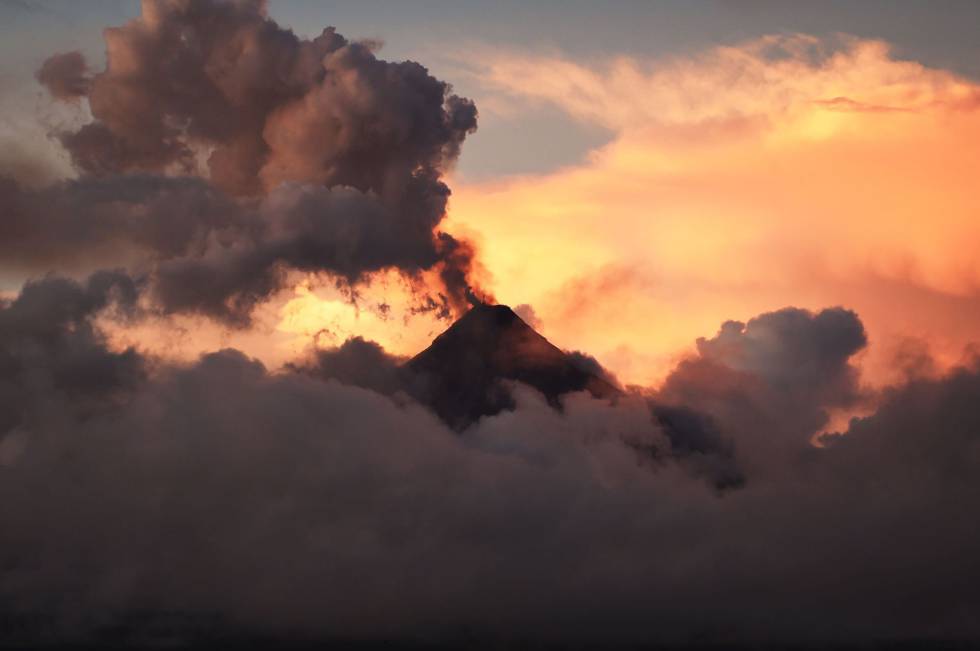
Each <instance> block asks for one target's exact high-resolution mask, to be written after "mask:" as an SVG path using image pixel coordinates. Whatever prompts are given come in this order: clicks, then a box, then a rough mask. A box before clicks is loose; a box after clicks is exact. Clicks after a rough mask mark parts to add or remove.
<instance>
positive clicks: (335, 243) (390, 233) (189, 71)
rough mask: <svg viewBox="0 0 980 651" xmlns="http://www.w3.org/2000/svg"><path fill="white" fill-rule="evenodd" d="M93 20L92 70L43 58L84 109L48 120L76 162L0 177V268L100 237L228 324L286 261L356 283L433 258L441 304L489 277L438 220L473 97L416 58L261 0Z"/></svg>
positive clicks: (49, 261)
mask: <svg viewBox="0 0 980 651" xmlns="http://www.w3.org/2000/svg"><path fill="white" fill-rule="evenodd" d="M105 38H106V51H107V64H106V68H105V69H104V70H102V71H100V72H96V73H94V74H89V73H88V71H87V67H86V65H85V62H84V60H83V59H82V57H81V55H80V54H78V53H66V54H58V55H55V56H53V57H51V58H50V59H48V60H47V61H46V62H45V64H44V65H43V66H42V68H41V70H40V71H39V72H38V79H39V80H40V81H41V82H42V83H43V84H44V85H46V86H47V87H48V89H49V90H50V91H51V92H52V94H53V95H54V96H55V97H57V98H60V99H68V100H74V99H77V98H79V97H85V98H86V99H87V102H88V105H89V107H90V108H91V112H92V115H93V120H92V121H91V122H89V123H88V124H85V125H83V126H82V127H81V128H79V129H78V130H77V131H73V132H67V133H62V134H60V138H61V141H62V143H63V144H64V146H65V147H66V148H67V150H68V152H69V154H70V155H71V158H72V160H73V161H74V164H75V166H76V167H77V168H78V170H79V172H80V173H81V175H82V176H81V178H80V179H79V180H76V181H70V182H67V183H62V184H57V185H54V186H49V187H46V188H42V189H40V190H35V191H25V190H21V189H20V188H18V187H17V186H16V185H15V184H13V183H12V182H8V181H2V182H0V183H2V187H0V209H2V211H3V212H4V213H5V214H4V217H5V219H4V223H3V225H2V226H0V229H2V230H3V231H4V233H3V234H4V235H5V236H6V237H5V239H4V245H5V248H6V249H7V250H8V251H9V253H10V255H9V256H6V257H5V258H4V263H3V266H4V267H7V268H14V269H25V268H26V269H30V270H36V269H38V268H40V269H50V268H52V267H57V268H59V269H64V270H73V271H77V269H73V268H72V266H73V265H74V266H75V267H79V266H82V267H83V268H86V269H88V270H91V269H94V268H98V267H96V266H93V265H94V264H98V265H105V264H106V258H107V256H108V258H109V259H110V260H118V261H119V263H120V264H123V265H125V266H126V267H127V268H129V267H132V266H133V265H137V266H141V267H142V268H140V269H138V270H137V271H139V272H140V273H144V274H146V275H148V277H149V278H150V279H151V281H152V282H151V283H150V285H149V289H150V290H151V291H152V292H153V295H154V297H155V298H156V299H157V301H158V302H159V304H160V307H161V308H162V310H163V311H165V312H181V311H182V312H194V313H199V314H203V315H206V316H210V317H213V318H216V319H220V320H222V321H224V322H226V323H228V324H232V325H236V326H245V325H247V324H248V323H249V317H250V314H251V311H252V310H253V309H254V307H255V306H256V305H257V304H258V303H260V302H262V301H264V300H266V299H268V298H269V297H270V295H271V294H273V293H274V292H276V291H277V290H279V289H280V288H281V287H282V283H283V281H284V279H285V277H286V275H287V273H288V272H289V271H290V270H296V269H298V270H301V271H306V272H323V273H326V274H329V275H331V276H333V277H335V278H336V279H340V280H342V281H344V282H346V283H348V284H350V285H354V284H358V283H361V282H364V281H365V280H366V279H367V278H368V277H369V276H370V275H371V274H373V273H375V272H378V271H381V270H385V269H396V270H398V271H400V272H402V273H403V274H405V275H406V276H409V277H411V278H413V279H414V278H418V277H419V274H420V273H421V272H423V271H429V270H434V271H435V272H436V274H435V275H436V277H438V278H439V279H440V282H438V283H436V286H433V287H432V288H430V291H429V295H428V302H430V303H431V304H432V306H433V307H434V308H435V309H438V310H439V311H440V314H442V315H444V316H446V317H448V316H450V315H451V314H453V313H459V312H461V311H463V310H465V308H466V307H467V306H468V305H469V301H470V299H471V297H473V296H479V295H482V292H480V291H479V290H477V289H475V288H473V287H472V286H471V279H470V275H471V274H470V272H471V268H472V266H473V264H474V263H473V259H474V255H475V254H474V251H473V249H472V247H470V245H469V244H468V243H466V242H462V241H460V240H457V239H455V238H453V237H452V236H450V235H448V234H446V233H443V232H440V231H439V225H440V223H441V221H442V220H443V218H444V216H445V211H446V201H447V198H448V196H449V188H448V187H447V186H446V185H445V183H443V181H442V178H441V177H442V174H443V173H444V172H445V171H446V169H447V168H448V167H449V166H451V165H452V164H453V163H454V161H455V160H456V158H457V157H458V155H459V150H460V146H461V144H462V142H463V140H464V139H465V137H466V135H467V134H468V133H471V132H472V131H473V130H474V129H475V128H476V109H475V107H474V106H473V104H472V102H470V101H469V100H466V99H463V98H460V97H457V96H455V95H453V94H452V93H451V89H450V87H449V85H448V84H446V83H445V82H442V81H439V80H437V79H435V78H434V77H432V76H431V75H430V74H429V73H428V71H427V70H426V69H425V68H424V67H422V66H421V65H419V64H417V63H414V62H400V63H395V62H388V61H384V60H382V59H379V58H377V57H376V56H375V53H374V46H373V45H371V44H369V43H360V42H350V41H348V40H347V39H345V38H343V37H342V36H340V35H339V34H337V33H336V32H335V31H334V29H333V28H327V29H325V30H324V31H323V33H322V34H321V35H320V36H319V37H317V38H315V39H313V40H304V39H300V38H298V37H297V36H296V35H294V34H293V33H292V32H291V31H289V30H287V29H283V28H281V27H279V26H278V25H277V24H276V23H275V22H273V21H272V20H270V19H269V18H268V17H267V16H266V13H265V8H264V4H263V3H261V2H225V1H220V0H208V1H200V2H183V1H175V0H174V1H172V0H153V1H148V2H146V3H144V6H143V15H142V16H141V17H140V18H137V19H134V20H132V21H130V22H129V23H127V24H125V25H123V26H121V27H114V28H109V29H107V30H106V32H105ZM175 175H176V176H175ZM85 263H88V266H87V267H84V265H85Z"/></svg>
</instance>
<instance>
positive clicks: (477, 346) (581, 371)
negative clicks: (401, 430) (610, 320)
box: [404, 304, 619, 429]
mask: <svg viewBox="0 0 980 651" xmlns="http://www.w3.org/2000/svg"><path fill="white" fill-rule="evenodd" d="M404 369H405V371H407V372H408V375H409V378H410V379H409V382H410V384H411V387H412V388H411V391H410V392H411V393H412V394H414V395H415V396H416V398H417V399H419V400H420V401H421V402H424V403H425V404H427V405H429V407H430V408H431V409H432V410H433V411H435V413H436V414H438V416H439V417H440V418H442V420H444V421H445V422H446V423H447V424H449V425H450V426H451V427H453V428H455V429H462V428H465V427H466V426H467V425H469V424H470V423H473V422H475V421H476V420H478V419H479V418H480V417H482V416H489V415H492V414H496V413H499V412H500V411H503V410H505V409H513V408H514V407H515V403H514V399H513V395H512V387H511V383H512V382H521V383H523V384H526V385H528V386H531V387H533V388H535V389H537V390H538V391H540V392H541V394H542V395H544V397H545V398H546V399H547V401H548V403H549V404H551V405H552V406H553V407H555V408H556V409H560V408H561V402H560V400H559V398H560V397H561V396H562V395H563V394H566V393H570V392H574V391H588V392H589V393H591V394H592V395H593V396H596V397H599V398H610V397H613V396H615V395H617V394H619V389H617V388H616V386H615V385H614V384H613V383H612V382H611V381H610V380H607V379H605V378H604V377H603V375H604V374H603V371H602V368H601V367H600V366H599V364H598V363H596V362H595V360H593V359H592V358H590V357H587V356H585V355H581V354H578V353H566V352H564V351H562V350H561V349H560V348H558V347H557V346H555V345H554V344H552V343H551V342H549V341H548V340H547V339H545V338H544V337H542V336H541V335H540V334H538V333H537V332H536V331H535V330H534V328H532V327H531V326H529V325H528V324H527V323H525V322H524V321H523V320H522V319H521V318H520V317H519V316H517V314H515V313H514V311H513V310H511V309H510V308H509V307H507V306H506V305H489V304H478V305H476V306H474V307H473V308H471V309H470V310H469V311H468V312H466V314H464V315H463V316H462V317H460V319H459V320H457V321H456V322H455V323H453V325H451V326H450V327H449V328H448V329H447V330H446V331H445V332H443V333H442V334H441V335H439V336H438V337H436V338H435V340H433V342H432V344H431V345H430V346H429V347H428V348H426V349H425V350H423V351H422V352H421V353H419V354H418V355H416V356H415V357H414V358H412V359H411V360H409V361H408V362H407V363H406V364H405V366H404Z"/></svg>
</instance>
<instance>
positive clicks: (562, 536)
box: [0, 279, 980, 644]
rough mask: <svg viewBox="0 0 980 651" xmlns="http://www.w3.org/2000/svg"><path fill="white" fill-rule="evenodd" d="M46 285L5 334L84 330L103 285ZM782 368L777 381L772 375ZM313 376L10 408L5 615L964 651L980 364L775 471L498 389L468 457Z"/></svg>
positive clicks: (615, 406)
mask: <svg viewBox="0 0 980 651" xmlns="http://www.w3.org/2000/svg"><path fill="white" fill-rule="evenodd" d="M49 282H51V283H54V285H53V286H52V287H51V288H48V289H47V290H46V291H45V292H44V294H43V295H35V296H33V297H32V294H33V293H34V292H36V291H38V290H37V289H36V288H35V287H32V288H31V289H30V290H25V293H24V295H22V296H21V297H20V298H18V299H16V300H15V301H14V302H13V303H11V304H10V305H8V306H7V308H5V309H6V310H11V309H13V310H15V311H16V312H17V313H19V314H22V315H28V314H33V313H35V312H36V313H38V314H40V313H48V312H49V310H50V309H51V308H50V307H49V297H53V296H55V295H60V294H59V292H62V293H63V294H64V296H66V297H74V298H71V299H70V300H57V301H53V303H54V304H57V305H68V306H69V307H68V308H65V309H66V313H67V314H71V315H77V314H88V313H90V312H91V310H93V309H96V308H97V307H98V306H103V305H106V304H107V303H106V299H105V298H103V296H105V295H106V294H105V292H104V291H102V290H101V289H99V288H100V287H107V286H113V287H116V285H114V284H113V283H114V282H115V281H113V282H109V281H108V280H105V279H103V280H93V281H91V282H89V283H87V284H77V283H71V282H64V281H60V280H56V279H52V280H51V281H49ZM55 286H57V287H59V288H61V289H58V290H55V289H54V287H55ZM37 287H41V285H38V286H37ZM65 288H68V289H65ZM113 291H115V292H121V291H122V290H121V289H115V290H113ZM110 293H111V292H110ZM123 294H124V292H123ZM42 296H43V300H41V297H42ZM119 300H120V304H121V305H125V304H126V301H125V300H121V299H119ZM35 305H36V307H32V306H35ZM14 306H17V307H14ZM72 306H75V307H72ZM3 314H4V315H7V312H4V313H3ZM3 318H4V321H3V322H4V323H8V322H13V321H16V319H14V318H13V317H10V318H8V317H7V316H4V317H3ZM18 318H25V319H26V318H27V316H23V317H18ZM72 318H76V317H74V316H73V317H72ZM773 318H774V319H778V317H773ZM762 319H763V321H765V320H767V319H766V317H762ZM818 319H819V315H811V316H810V317H808V318H806V319H796V320H794V323H795V324H796V325H797V327H798V328H801V329H803V330H807V329H808V328H811V327H812V326H813V321H815V320H818ZM847 321H848V320H845V322H847ZM790 329H791V330H792V328H791V327H790ZM14 330H15V329H9V328H8V330H5V332H7V331H10V332H13V331H14ZM784 335H785V336H782V337H780V338H778V339H779V340H780V341H785V339H786V338H787V337H788V338H789V339H793V338H794V337H796V336H798V335H801V333H798V332H794V333H788V332H786V333H784ZM8 336H9V335H8ZM9 341H14V342H15V343H13V344H11V343H7V344H6V346H7V349H11V348H12V347H13V348H17V347H18V346H20V344H16V340H15V339H9ZM813 341H816V342H819V345H829V346H831V347H833V346H836V345H837V344H836V343H834V342H837V341H838V340H837V338H835V337H830V338H829V339H826V338H817V339H815V340H813ZM827 342H831V343H829V344H828V343H827ZM781 349H782V350H789V349H790V348H786V347H783V348H781ZM828 354H829V353H828ZM798 359H799V358H798V357H794V356H787V357H786V358H781V357H780V354H778V353H774V354H772V355H769V356H767V360H768V362H769V364H768V365H767V367H766V370H767V372H769V373H771V374H773V375H771V377H777V376H778V377H784V376H785V375H786V374H787V373H789V372H790V368H783V369H777V368H776V367H778V366H780V365H781V364H784V365H786V366H787V367H792V366H795V365H796V364H797V363H798ZM713 363H714V366H713V368H716V369H717V368H722V364H721V363H720V362H718V361H717V360H713ZM841 363H846V357H845V358H843V359H842V362H841ZM314 364H315V366H314V367H306V368H304V369H302V370H304V371H306V372H301V373H297V372H295V370H296V369H294V370H292V371H290V370H287V371H284V372H271V371H269V370H267V369H266V368H264V367H263V366H262V365H261V364H260V363H259V362H257V361H255V360H252V359H249V358H247V357H246V356H244V355H243V354H241V353H239V352H236V351H232V350H225V351H220V352H217V353H214V354H210V355H206V356H204V357H202V358H201V359H200V360H199V361H197V362H195V363H193V364H189V365H184V366H180V365H178V366H174V365H166V364H157V365H154V367H153V371H152V373H151V374H150V375H148V376H144V377H143V379H141V380H140V381H137V382H132V383H130V384H129V385H128V386H129V387H130V388H129V389H128V392H127V393H126V395H125V398H124V399H117V400H115V401H114V402H112V403H111V406H110V407H108V408H102V409H99V410H94V411H90V412H88V413H86V414H85V415H68V416H59V417H57V418H45V417H44V416H45V410H47V411H50V405H51V403H50V402H44V401H40V400H34V399H30V398H22V399H21V400H20V401H19V402H20V403H21V404H22V405H24V409H25V411H26V412H28V413H27V416H26V417H25V418H23V419H22V423H24V424H21V425H19V426H17V427H15V428H14V429H13V430H12V431H10V432H7V433H6V434H5V435H4V437H3V439H2V441H0V460H2V465H0V517H2V519H3V522H4V523H5V524H6V525H7V526H5V527H4V528H3V529H2V530H0V558H2V560H3V564H2V566H0V567H2V568H3V570H2V571H0V603H2V604H3V605H4V608H5V609H6V610H8V611H15V612H42V613H45V614H46V615H47V616H49V617H50V618H51V619H49V620H45V621H48V622H49V623H50V622H56V623H57V626H60V627H62V628H60V629H55V630H62V631H65V632H66V633H67V632H71V633H73V634H75V635H81V636H84V635H86V634H91V631H93V630H99V629H100V627H102V629H103V630H104V629H105V627H106V626H108V624H109V623H110V622H112V621H113V618H114V617H116V616H118V615H119V614H120V613H125V612H131V611H141V612H143V611H151V612H153V611H156V612H174V611H177V612H196V613H205V614H213V615H216V620H215V621H218V622H220V625H221V626H224V627H228V628H229V629H231V630H235V631H237V632H246V633H250V634H265V635H271V636H273V637H275V636H286V637H290V638H294V639H295V638H296V637H297V636H302V635H309V636H312V637H314V638H332V639H337V638H353V639H400V640H409V639H416V640H427V641H453V640H456V641H459V640H473V639H479V640H494V639H495V640H511V641H513V640H519V641H524V642H527V641H534V640H552V641H554V640H557V641H561V642H573V641H574V642H576V643H604V644H608V643H611V642H616V641H657V642H662V643H674V642H701V643H707V642H731V641H740V642H745V643H761V642H768V643H780V642H785V641H794V642H799V641H810V642H823V643H826V642H833V641H844V642H851V643H853V642H871V641H875V640H880V639H882V638H891V637H894V638H904V639H908V638H918V639H923V638H924V639H940V638H941V639H976V636H977V635H980V630H978V628H977V624H976V622H977V621H980V619H978V618H977V615H978V610H980V592H978V591H977V587H976V586H978V585H980V583H978V579H980V566H978V565H977V564H976V563H975V561H974V556H975V547H976V543H977V542H978V538H977V532H976V528H975V526H974V524H973V522H972V519H971V518H970V517H969V515H968V514H969V513H970V512H971V509H975V507H976V500H977V495H978V494H980V493H978V490H980V483H978V481H980V480H978V479H977V477H980V475H978V474H977V473H976V463H977V457H976V454H975V452H976V447H977V432H978V431H980V429H978V427H977V425H978V422H980V421H978V418H980V415H978V413H977V407H976V405H977V401H976V400H975V398H976V396H977V395H978V393H980V370H978V367H977V366H976V365H971V366H968V367H964V368H961V369H958V370H956V371H955V372H953V373H951V374H950V375H948V376H944V377H939V378H934V379H929V380H916V381H914V382H912V383H910V384H908V385H907V386H904V387H901V388H896V389H895V390H893V391H892V392H890V393H887V394H885V395H884V396H882V404H881V407H880V409H879V411H878V412H877V413H876V414H875V415H874V416H870V417H868V418H865V419H862V420H858V421H854V423H852V425H851V427H850V429H849V431H848V432H846V433H844V434H842V435H841V436H840V437H839V438H835V439H834V440H832V441H828V443H829V444H828V445H827V446H826V447H825V448H810V451H809V454H807V455H795V456H780V455H774V454H771V453H769V452H767V450H765V449H763V448H761V447H758V446H753V445H748V446H745V445H742V441H741V440H739V439H738V436H740V435H741V434H743V433H744V430H743V429H742V428H741V426H738V425H737V424H736V425H733V424H732V423H729V422H726V421H724V420H717V421H716V422H713V423H711V424H710V425H709V424H707V423H706V421H704V420H703V418H704V416H703V412H701V411H700V409H702V408H703V405H696V406H693V407H692V406H685V407H680V406H672V407H670V409H669V410H666V409H665V410H662V411H660V412H658V414H657V416H658V418H652V417H651V411H650V405H649V403H648V401H647V399H645V398H643V397H641V396H623V397H621V398H620V399H618V400H616V401H614V402H609V401H606V400H598V399H595V398H592V397H590V396H589V395H588V394H586V393H573V394H568V395H566V396H565V397H564V398H563V399H562V406H563V408H562V409H561V410H560V411H559V410H556V409H555V408H554V407H553V406H552V405H550V404H549V403H548V401H547V400H546V399H544V398H543V397H542V396H541V395H540V394H538V393H537V392H535V391H532V390H529V389H526V388H523V387H522V386H521V385H519V384H518V385H515V388H514V390H513V399H514V408H513V409H512V410H505V411H502V412H500V413H498V414H496V415H493V416H488V417H485V418H483V419H481V420H479V421H478V422H476V423H475V424H474V425H473V426H471V427H470V428H467V429H466V430H465V431H464V432H462V433H461V434H460V433H456V432H454V431H453V430H451V429H449V428H448V427H447V426H446V425H444V424H443V423H442V422H441V421H440V420H439V419H438V418H437V417H436V416H435V415H434V414H433V413H431V412H429V411H428V410H427V409H426V408H424V407H422V406H420V405H418V404H417V403H415V402H414V401H412V400H409V399H406V398H405V397H404V396H402V397H401V398H397V399H392V398H391V397H389V396H387V395H383V393H392V392H391V387H392V384H391V379H390V378H391V374H393V373H395V372H396V370H397V368H398V366H397V362H396V361H395V360H392V359H391V358H389V357H387V356H386V355H385V354H384V352H383V351H382V350H381V349H380V348H378V347H377V346H375V345H373V344H370V343H369V342H364V341H361V340H352V341H351V342H348V343H347V344H345V345H344V346H342V347H340V348H339V349H336V350H330V351H323V352H322V353H321V354H320V356H319V357H318V359H317V360H316V361H315V362H314ZM311 368H316V369H318V372H317V373H313V372H311ZM729 370H731V369H729ZM777 371H778V372H777ZM679 372H683V371H679ZM732 372H734V371H732ZM740 373H741V374H742V375H741V377H742V378H743V379H744V380H746V381H747V379H748V378H755V379H756V380H757V381H760V382H766V381H767V380H760V379H759V375H758V374H757V372H749V371H745V370H742V371H740ZM831 375H833V374H831ZM685 377H686V381H688V382H690V381H692V380H691V378H690V376H685ZM354 384H360V385H368V386H371V385H373V386H374V387H376V388H377V389H378V391H380V393H379V392H378V391H374V390H369V389H364V388H361V387H358V386H353V385H354ZM26 390H27V391H29V392H30V391H35V392H37V395H49V394H48V393H47V391H48V390H47V389H46V388H43V387H40V385H29V386H28V387H27V389H26ZM394 393H395V394H397V391H396V392H394ZM823 395H827V394H823ZM713 399H714V400H717V401H722V400H730V402H731V404H730V405H729V410H730V411H731V412H732V413H734V412H736V411H737V410H739V409H743V408H746V407H745V404H744V403H745V399H744V397H743V396H740V395H737V394H734V393H730V394H728V396H720V395H718V394H715V395H714V398H713ZM684 409H686V410H688V411H686V412H685V411H683V410H684ZM751 409H753V410H754V409H756V407H754V406H753V407H751ZM715 413H722V412H721V411H719V410H717V409H716V410H715ZM749 413H754V412H753V411H750V412H749ZM685 419H687V420H689V421H691V422H688V423H684V422H682V421H684V420H685ZM760 424H764V423H760ZM671 428H673V429H675V430H683V431H685V432H688V433H690V432H691V431H694V430H698V431H701V432H704V431H707V430H709V429H711V428H717V432H716V435H714V436H715V438H711V437H710V436H709V437H708V438H704V439H696V438H691V437H688V438H686V439H685V438H678V437H676V436H673V435H671V433H670V431H669V430H670V429H671ZM757 435H758V436H760V437H761V436H763V433H762V432H759V433H758V434H757ZM780 435H781V433H780V432H778V431H773V432H769V436H771V437H773V438H776V437H779V436H780ZM723 445H728V446H730V449H731V450H732V451H733V454H734V458H735V459H736V460H737V461H738V463H739V467H740V468H741V469H745V468H750V469H752V470H745V473H746V481H744V482H742V483H740V484H739V485H738V486H730V487H729V490H725V491H724V492H723V493H721V494H719V493H718V492H717V490H715V489H714V488H712V487H711V486H710V485H708V484H706V483H705V482H704V481H703V476H704V475H705V474H706V473H707V474H710V473H711V472H714V471H715V470H716V469H714V468H710V467H708V466H705V465H702V466H700V467H699V466H698V464H697V463H695V462H694V461H693V459H694V456H695V455H696V454H697V453H703V452H704V451H708V452H710V453H716V452H717V450H718V449H719V447H720V446H723ZM682 447H683V449H682ZM638 450H642V451H650V452H652V453H651V454H638V452H637V451H638ZM709 456H710V455H709ZM719 458H720V457H719ZM702 461H704V460H702ZM52 626H54V624H52Z"/></svg>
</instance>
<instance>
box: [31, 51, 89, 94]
mask: <svg viewBox="0 0 980 651" xmlns="http://www.w3.org/2000/svg"><path fill="white" fill-rule="evenodd" d="M87 73H88V65H87V64H86V63H85V57H83V56H82V53H81V52H65V53H64V54H55V55H54V56H51V57H48V58H47V59H46V60H45V61H44V64H43V65H42V66H41V69H40V70H38V71H37V80H38V81H39V82H41V84H42V85H43V86H44V87H45V88H47V89H48V92H50V93H51V95H52V96H54V97H55V98H57V99H60V100H75V99H78V98H79V97H82V96H84V95H86V94H87V93H88V89H89V83H90V81H91V79H90V78H89V76H88V74H87Z"/></svg>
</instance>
